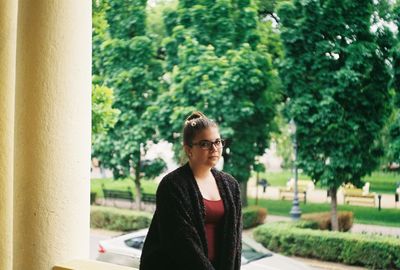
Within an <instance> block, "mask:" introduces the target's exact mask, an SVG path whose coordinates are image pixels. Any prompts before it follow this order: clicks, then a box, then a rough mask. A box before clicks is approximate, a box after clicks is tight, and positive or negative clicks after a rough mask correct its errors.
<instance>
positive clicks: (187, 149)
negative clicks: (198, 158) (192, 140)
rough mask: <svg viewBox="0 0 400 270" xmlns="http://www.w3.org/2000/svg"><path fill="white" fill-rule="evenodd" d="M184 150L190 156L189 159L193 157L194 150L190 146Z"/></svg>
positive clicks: (186, 146) (185, 146)
mask: <svg viewBox="0 0 400 270" xmlns="http://www.w3.org/2000/svg"><path fill="white" fill-rule="evenodd" d="M183 148H184V149H185V153H186V155H187V156H188V158H191V157H192V148H191V147H190V146H188V145H184V146H183Z"/></svg>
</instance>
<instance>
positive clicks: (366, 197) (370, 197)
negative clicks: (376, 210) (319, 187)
mask: <svg viewBox="0 0 400 270" xmlns="http://www.w3.org/2000/svg"><path fill="white" fill-rule="evenodd" d="M342 191H343V200H344V203H345V204H353V205H367V206H375V200H376V195H375V193H369V183H368V182H367V183H366V184H365V185H364V187H363V188H356V187H355V186H353V185H352V184H346V185H345V186H343V189H342Z"/></svg>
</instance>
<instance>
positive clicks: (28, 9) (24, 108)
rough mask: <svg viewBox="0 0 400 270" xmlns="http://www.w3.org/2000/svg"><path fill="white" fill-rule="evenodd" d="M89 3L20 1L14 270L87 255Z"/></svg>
mask: <svg viewBox="0 0 400 270" xmlns="http://www.w3.org/2000/svg"><path fill="white" fill-rule="evenodd" d="M91 27H92V26H91V1H89V0H68V1H48V0H20V1H19V8H18V37H17V70H16V73H17V78H16V97H15V102H16V104H15V107H16V111H15V119H16V122H15V152H14V153H15V157H14V164H15V167H14V170H15V182H14V256H13V263H14V265H13V269H15V270H21V269H24V270H46V269H51V268H52V267H53V266H54V265H56V264H57V263H60V262H63V261H69V260H71V259H75V258H85V257H88V254H89V211H90V208H89V194H90V192H89V189H90V131H91V127H90V126H91V119H90V118H91V115H90V114H91Z"/></svg>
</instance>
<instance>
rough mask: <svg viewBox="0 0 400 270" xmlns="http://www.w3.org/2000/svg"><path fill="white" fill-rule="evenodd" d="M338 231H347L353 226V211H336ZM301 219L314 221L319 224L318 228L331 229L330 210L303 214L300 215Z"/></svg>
mask: <svg viewBox="0 0 400 270" xmlns="http://www.w3.org/2000/svg"><path fill="white" fill-rule="evenodd" d="M337 215H338V222H339V231H341V232H347V231H349V230H350V229H351V227H352V226H353V220H354V218H353V213H352V212H350V211H339V212H338V214H337ZM301 218H302V219H303V220H311V221H315V222H317V223H318V225H319V229H320V230H332V223H331V213H330V212H319V213H312V214H303V215H302V217H301Z"/></svg>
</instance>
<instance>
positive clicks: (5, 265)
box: [0, 0, 18, 270]
mask: <svg viewBox="0 0 400 270" xmlns="http://www.w3.org/2000/svg"><path fill="white" fill-rule="evenodd" d="M17 3H18V1H13V0H5V1H0V29H1V30H0V82H1V83H0V269H4V270H11V269H12V219H13V217H12V210H13V209H12V208H13V205H12V202H13V199H12V195H13V151H14V150H13V143H14V94H15V53H16V38H17Z"/></svg>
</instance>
